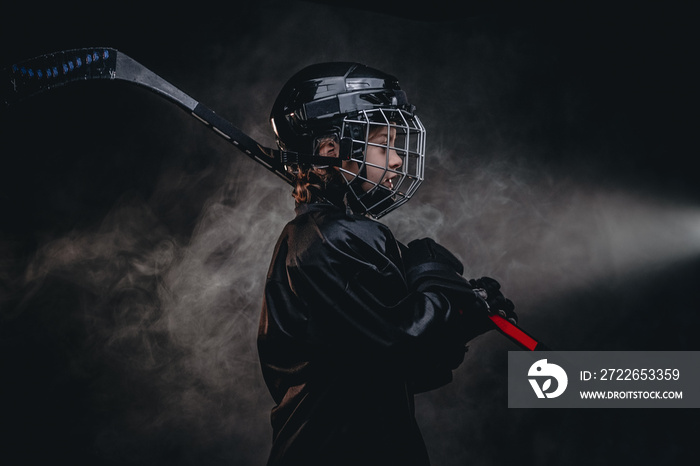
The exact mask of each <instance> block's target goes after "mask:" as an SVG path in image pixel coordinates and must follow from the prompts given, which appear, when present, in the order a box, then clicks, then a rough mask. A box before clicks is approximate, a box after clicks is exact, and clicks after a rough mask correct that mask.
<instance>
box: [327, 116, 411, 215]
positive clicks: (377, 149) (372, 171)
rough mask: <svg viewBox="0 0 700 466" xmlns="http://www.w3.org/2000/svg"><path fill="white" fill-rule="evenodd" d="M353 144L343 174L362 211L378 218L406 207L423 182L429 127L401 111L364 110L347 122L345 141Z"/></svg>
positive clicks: (349, 117) (344, 163) (349, 118)
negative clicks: (402, 206) (426, 133)
mask: <svg viewBox="0 0 700 466" xmlns="http://www.w3.org/2000/svg"><path fill="white" fill-rule="evenodd" d="M343 138H350V139H351V140H352V150H351V154H350V159H349V160H348V161H347V162H343V165H342V167H341V168H340V171H341V173H342V174H343V177H344V178H345V181H346V183H347V184H348V187H349V191H350V193H351V194H352V195H353V196H354V197H355V199H356V201H357V202H358V203H359V205H360V207H361V208H362V209H363V210H364V211H365V212H367V213H368V214H369V215H370V216H372V217H374V218H380V217H382V216H384V215H386V214H388V213H389V212H391V211H392V210H394V209H396V208H398V207H399V206H401V205H402V204H403V203H405V202H407V201H408V200H409V199H410V198H411V197H412V196H413V194H415V192H416V190H417V189H418V187H419V186H420V184H421V183H422V182H423V179H424V172H425V165H424V162H425V127H424V126H423V124H422V123H421V121H420V120H419V119H418V117H417V116H415V115H413V114H411V113H409V112H407V111H405V110H400V109H392V108H376V109H372V110H364V111H361V112H359V113H357V114H356V115H353V116H348V117H346V118H345V119H344V120H343V126H342V129H341V139H343Z"/></svg>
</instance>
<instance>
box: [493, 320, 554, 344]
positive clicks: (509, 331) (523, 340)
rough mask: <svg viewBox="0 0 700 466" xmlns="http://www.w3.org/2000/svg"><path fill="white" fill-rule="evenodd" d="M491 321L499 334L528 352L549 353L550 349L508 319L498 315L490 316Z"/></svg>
mask: <svg viewBox="0 0 700 466" xmlns="http://www.w3.org/2000/svg"><path fill="white" fill-rule="evenodd" d="M489 319H491V321H493V323H494V324H496V328H497V329H498V331H499V332H501V333H502V334H503V335H505V336H506V337H508V338H509V339H510V340H511V341H513V342H514V343H516V344H517V345H518V346H520V347H521V348H523V349H526V350H528V351H549V348H547V346H546V345H545V344H543V343H542V342H540V341H537V340H536V339H535V338H534V337H533V336H532V335H530V334H528V333H527V332H525V331H524V330H523V329H521V328H520V327H518V326H517V325H515V324H513V323H512V322H510V321H509V320H508V319H505V318H504V317H502V316H500V315H497V314H489Z"/></svg>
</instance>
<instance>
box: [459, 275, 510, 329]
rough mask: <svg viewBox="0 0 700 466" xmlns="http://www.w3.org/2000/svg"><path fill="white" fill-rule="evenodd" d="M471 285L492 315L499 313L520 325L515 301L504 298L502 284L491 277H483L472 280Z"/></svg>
mask: <svg viewBox="0 0 700 466" xmlns="http://www.w3.org/2000/svg"><path fill="white" fill-rule="evenodd" d="M469 284H470V285H471V286H472V288H473V289H474V292H475V293H476V294H477V295H479V296H480V297H481V298H482V299H484V300H485V301H486V303H487V304H488V305H489V310H490V312H491V313H498V314H500V315H501V316H503V317H505V318H506V319H508V320H510V321H511V322H512V323H514V324H517V323H518V316H517V314H516V313H515V305H514V304H513V301H511V300H510V299H508V298H506V297H505V296H503V293H502V292H501V284H500V283H498V282H497V281H496V280H494V279H493V278H490V277H481V278H479V279H478V280H474V279H471V280H469Z"/></svg>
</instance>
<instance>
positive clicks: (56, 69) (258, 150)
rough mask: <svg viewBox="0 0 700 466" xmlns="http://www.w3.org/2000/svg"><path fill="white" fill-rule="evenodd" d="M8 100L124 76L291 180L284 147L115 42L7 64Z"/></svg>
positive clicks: (10, 102)
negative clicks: (273, 145) (244, 127)
mask: <svg viewBox="0 0 700 466" xmlns="http://www.w3.org/2000/svg"><path fill="white" fill-rule="evenodd" d="M2 79H3V81H4V83H3V96H2V97H3V101H4V103H5V105H7V106H10V105H14V104H16V103H18V102H20V101H22V100H24V99H27V98H29V97H33V96H35V95H37V94H39V93H42V92H45V91H49V90H51V89H54V88H57V87H60V86H64V85H66V84H69V83H74V82H80V81H86V80H92V79H105V80H121V81H126V82H128V83H132V84H136V85H138V86H140V87H143V88H146V89H148V90H150V91H152V92H155V93H156V94H158V95H160V96H161V97H164V98H166V99H167V100H169V101H171V102H174V103H175V104H177V105H178V106H179V107H180V108H181V109H183V110H185V111H187V112H189V113H190V114H191V115H192V116H194V117H196V118H197V119H198V120H200V121H201V122H203V123H204V124H205V125H207V126H208V127H209V128H211V129H212V130H213V131H214V132H216V133H217V134H219V135H220V136H222V137H223V138H225V139H226V140H227V141H229V142H230V143H232V144H233V145H234V146H235V147H236V148H238V149H239V150H241V151H242V152H244V153H245V154H246V155H248V156H249V157H250V158H252V159H253V160H255V161H256V162H258V163H260V164H262V165H263V166H264V167H265V168H267V169H268V170H270V171H272V172H274V173H275V174H276V175H277V176H279V177H280V178H282V179H283V180H285V181H286V182H287V183H290V184H291V183H292V177H291V175H290V174H289V173H288V172H287V170H286V169H285V167H284V164H283V163H282V161H281V156H280V152H279V151H277V150H273V149H269V148H266V147H264V146H262V145H261V144H259V143H258V142H256V141H255V140H253V139H252V138H250V137H249V136H248V135H246V134H245V133H243V132H242V131H241V130H240V129H238V128H236V127H235V126H234V125H233V124H231V123H230V122H228V121H227V120H226V119H224V118H222V117H221V116H219V115H217V114H216V113H215V112H214V111H213V110H211V109H209V108H208V107H206V106H204V105H202V104H201V103H199V102H198V101H197V100H195V99H194V98H192V97H191V96H189V95H187V94H186V93H184V92H183V91H181V90H180V89H178V88H177V87H176V86H174V85H173V84H171V83H169V82H168V81H166V80H165V79H163V78H161V77H160V76H158V75H157V74H156V73H154V72H153V71H151V70H149V69H148V68H146V67H145V66H143V65H142V64H140V63H138V62H137V61H136V60H134V59H132V58H131V57H129V56H128V55H126V54H124V53H121V52H119V51H118V50H116V49H113V48H110V47H90V48H81V49H72V50H63V51H59V52H54V53H49V54H46V55H41V56H38V57H34V58H30V59H27V60H24V61H21V62H18V63H15V64H13V65H11V66H9V67H6V68H4V69H3V77H2Z"/></svg>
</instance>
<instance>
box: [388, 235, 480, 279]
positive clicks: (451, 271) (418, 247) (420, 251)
mask: <svg viewBox="0 0 700 466" xmlns="http://www.w3.org/2000/svg"><path fill="white" fill-rule="evenodd" d="M402 253H403V260H404V267H405V269H406V282H407V283H408V287H409V288H410V289H413V290H418V291H422V290H424V289H425V288H426V287H428V286H430V285H433V284H437V283H439V284H440V286H442V287H447V288H448V289H452V290H453V291H458V292H459V291H461V292H464V290H471V289H472V288H473V287H472V286H471V285H470V284H469V282H467V280H466V279H465V278H464V277H462V273H463V272H464V266H463V265H462V263H461V262H460V261H459V259H457V258H456V257H455V256H454V255H453V254H452V253H451V252H450V251H448V250H447V249H445V248H444V247H443V246H441V245H439V244H438V243H436V242H435V241H434V240H432V239H431V238H423V239H417V240H414V241H411V242H410V243H408V247H407V248H404V249H403V251H402Z"/></svg>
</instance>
